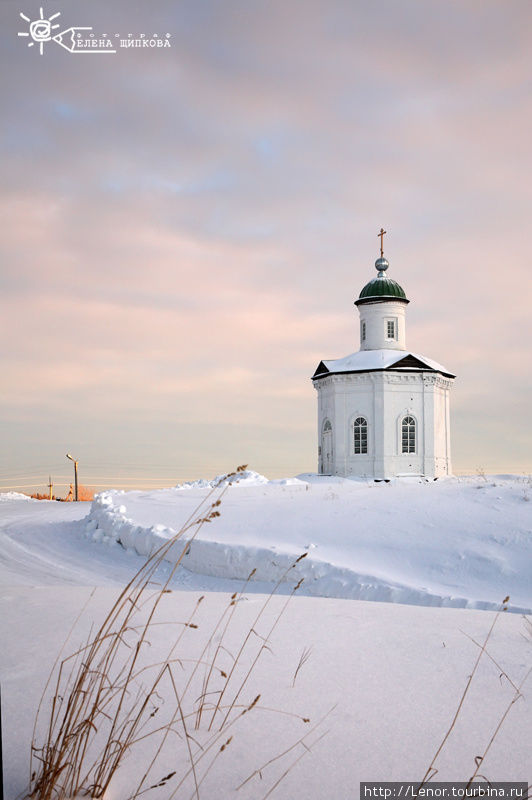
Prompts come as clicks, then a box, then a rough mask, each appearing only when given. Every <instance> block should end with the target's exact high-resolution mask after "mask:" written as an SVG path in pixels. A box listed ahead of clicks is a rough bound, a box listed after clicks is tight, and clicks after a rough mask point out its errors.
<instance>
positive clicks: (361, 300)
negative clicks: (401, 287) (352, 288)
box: [354, 294, 410, 306]
mask: <svg viewBox="0 0 532 800" xmlns="http://www.w3.org/2000/svg"><path fill="white" fill-rule="evenodd" d="M392 300H394V301H396V302H397V303H405V305H406V304H407V303H409V302H410V300H407V299H406V297H396V296H395V295H393V294H381V295H373V297H359V298H358V300H355V303H354V304H355V306H362V305H364V304H366V303H382V302H383V301H385V302H386V301H392Z"/></svg>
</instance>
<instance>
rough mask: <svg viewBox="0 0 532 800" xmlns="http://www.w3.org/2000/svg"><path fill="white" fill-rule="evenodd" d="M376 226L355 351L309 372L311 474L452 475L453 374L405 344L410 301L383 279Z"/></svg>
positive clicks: (359, 303)
mask: <svg viewBox="0 0 532 800" xmlns="http://www.w3.org/2000/svg"><path fill="white" fill-rule="evenodd" d="M384 234H385V231H384V230H383V229H382V228H381V231H380V233H379V236H380V237H381V255H380V258H378V259H377V261H376V262H375V268H376V269H377V277H376V278H373V280H371V281H369V283H367V284H366V285H365V286H364V288H363V289H362V291H361V292H360V295H359V297H358V299H357V300H355V305H356V306H357V307H358V311H359V314H360V349H359V350H358V352H356V353H353V354H352V355H348V356H345V357H344V358H339V359H335V360H332V361H320V363H319V365H318V367H317V369H316V372H315V373H314V375H313V376H312V382H313V384H314V388H315V389H316V390H317V392H318V462H319V463H318V471H319V473H320V474H322V475H342V476H349V475H352V476H357V477H361V478H374V479H375V480H387V479H389V478H393V477H400V476H408V475H411V476H415V475H417V476H425V477H427V478H438V477H441V476H443V475H450V474H451V448H450V415H449V393H450V389H451V386H452V383H453V381H454V378H455V376H454V375H453V374H452V373H451V372H449V370H448V369H446V368H445V367H443V366H442V365H441V364H438V363H437V362H436V361H433V360H432V359H430V358H426V357H425V356H422V355H419V354H417V353H413V352H411V351H410V350H407V348H406V330H405V327H406V325H405V317H406V307H407V305H408V303H409V300H407V298H406V294H405V292H404V290H403V289H402V288H401V286H400V285H399V284H398V283H397V282H396V281H394V280H392V279H391V278H389V277H388V276H387V274H386V273H387V270H388V267H389V264H388V261H387V260H386V259H385V258H384V252H383V243H382V241H383V236H384Z"/></svg>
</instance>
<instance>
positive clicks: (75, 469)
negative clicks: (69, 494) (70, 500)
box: [66, 453, 78, 503]
mask: <svg viewBox="0 0 532 800" xmlns="http://www.w3.org/2000/svg"><path fill="white" fill-rule="evenodd" d="M66 457H67V458H69V459H70V460H71V461H73V462H74V500H75V501H76V503H77V502H78V462H77V461H76V459H75V458H72V456H71V455H70V453H67V455H66Z"/></svg>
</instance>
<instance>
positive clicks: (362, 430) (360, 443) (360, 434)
mask: <svg viewBox="0 0 532 800" xmlns="http://www.w3.org/2000/svg"><path fill="white" fill-rule="evenodd" d="M353 434H354V445H355V455H361V454H362V453H367V452H368V423H367V420H365V419H364V417H357V418H356V420H355V422H354V425H353Z"/></svg>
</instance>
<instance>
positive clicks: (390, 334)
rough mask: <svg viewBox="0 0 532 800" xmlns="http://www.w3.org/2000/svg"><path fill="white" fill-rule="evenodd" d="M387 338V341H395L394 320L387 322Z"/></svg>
mask: <svg viewBox="0 0 532 800" xmlns="http://www.w3.org/2000/svg"><path fill="white" fill-rule="evenodd" d="M386 338H387V339H395V320H394V319H387V320H386Z"/></svg>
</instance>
